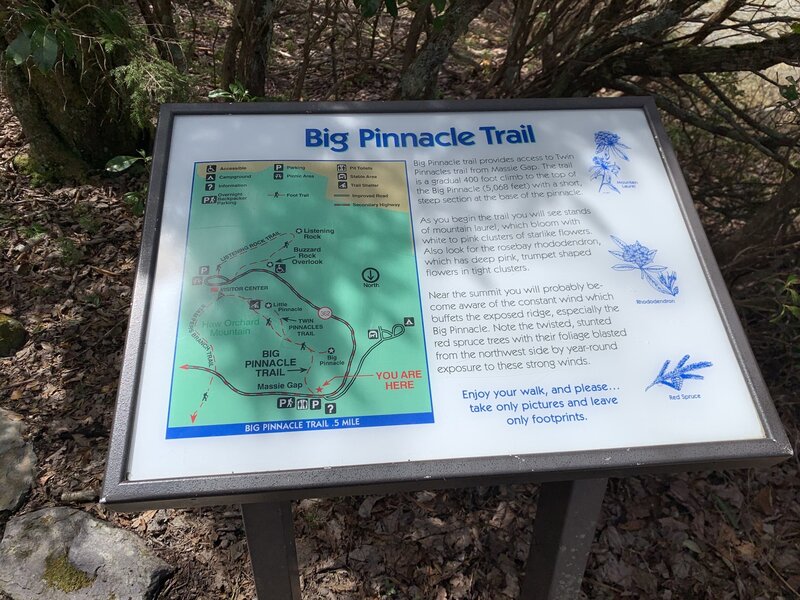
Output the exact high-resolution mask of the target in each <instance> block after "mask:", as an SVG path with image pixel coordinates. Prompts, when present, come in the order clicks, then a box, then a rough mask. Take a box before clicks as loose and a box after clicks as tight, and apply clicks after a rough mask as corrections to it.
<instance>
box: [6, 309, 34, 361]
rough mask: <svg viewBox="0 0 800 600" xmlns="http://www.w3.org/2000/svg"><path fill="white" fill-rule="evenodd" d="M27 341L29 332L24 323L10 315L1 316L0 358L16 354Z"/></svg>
mask: <svg viewBox="0 0 800 600" xmlns="http://www.w3.org/2000/svg"><path fill="white" fill-rule="evenodd" d="M27 340H28V332H27V331H25V328H24V327H23V326H22V323H20V322H19V321H17V320H16V319H12V318H11V317H9V316H8V315H3V314H0V357H3V356H11V355H12V354H16V352H17V350H19V349H20V348H22V347H23V346H24V345H25V342H26V341H27Z"/></svg>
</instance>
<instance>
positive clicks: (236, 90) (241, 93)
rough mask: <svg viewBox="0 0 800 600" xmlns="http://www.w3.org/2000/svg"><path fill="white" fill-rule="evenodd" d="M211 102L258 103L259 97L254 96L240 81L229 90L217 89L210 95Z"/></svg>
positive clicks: (231, 85)
mask: <svg viewBox="0 0 800 600" xmlns="http://www.w3.org/2000/svg"><path fill="white" fill-rule="evenodd" d="M208 99H209V100H224V101H225V102H258V101H259V100H261V98H259V97H258V96H253V95H252V94H251V93H250V91H249V90H248V89H247V88H246V87H244V86H243V85H242V84H241V83H239V82H238V81H234V82H233V83H232V84H230V85H229V86H228V89H227V90H224V89H221V88H217V89H215V90H211V91H210V92H209V93H208Z"/></svg>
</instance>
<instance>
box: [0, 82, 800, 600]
mask: <svg viewBox="0 0 800 600" xmlns="http://www.w3.org/2000/svg"><path fill="white" fill-rule="evenodd" d="M280 68H282V67H280V66H279V69H280ZM283 68H287V69H288V67H283ZM390 76H391V74H388V75H387V79H388V78H390ZM467 79H468V78H467ZM465 81H466V79H465V78H458V77H455V78H453V81H452V82H451V83H452V86H453V87H454V88H458V86H459V85H466V84H465V83H464V82H465ZM375 85H376V86H380V85H381V83H380V81H378V82H376V83H375ZM453 95H454V96H458V95H459V91H458V89H456V91H455V92H454V93H453ZM369 96H370V94H369V93H365V94H363V95H362V97H369ZM25 151H26V147H25V141H24V139H23V136H22V132H21V129H20V126H19V123H18V122H17V120H16V119H15V118H14V116H13V115H12V113H11V111H10V108H9V105H8V103H7V101H6V100H5V99H4V98H3V97H2V96H0V282H2V283H0V312H3V313H6V314H9V315H11V316H14V317H15V318H17V319H19V320H20V321H21V322H22V323H23V324H24V325H25V327H26V329H27V330H28V332H29V333H30V334H31V335H30V340H29V342H28V343H27V345H26V346H25V347H24V348H23V349H22V350H21V351H20V352H19V353H17V354H16V355H15V356H13V357H10V358H5V359H0V407H3V408H6V409H9V410H12V411H14V412H17V413H19V414H21V415H23V416H24V417H25V420H26V422H27V424H28V435H29V439H30V441H31V442H32V443H33V445H34V448H35V451H36V455H37V458H38V472H37V477H36V481H35V484H34V487H33V489H32V492H31V494H30V496H29V498H28V500H27V502H26V503H25V505H24V506H23V508H22V509H21V510H20V511H19V512H20V513H27V512H30V511H34V510H37V509H40V508H43V507H49V506H58V505H71V506H75V507H78V508H81V509H82V510H85V511H87V512H89V513H91V514H93V515H96V516H97V517H99V518H101V519H104V520H107V521H109V522H111V523H114V524H116V525H118V526H120V527H123V528H126V529H129V530H131V531H134V532H136V533H137V534H138V535H140V536H141V537H142V538H143V539H144V540H146V542H147V543H148V544H149V545H150V546H151V547H152V548H153V549H154V550H155V552H156V553H157V554H158V555H159V556H160V557H161V558H163V559H164V560H166V561H167V562H168V563H170V564H172V565H174V566H175V567H176V569H177V570H176V572H175V574H174V575H173V576H172V578H171V579H170V580H169V581H168V582H167V584H166V586H165V588H164V590H163V591H162V594H161V596H160V597H161V598H165V599H169V600H177V599H186V598H192V599H194V598H209V599H220V598H229V599H240V598H253V597H254V586H253V579H252V573H251V569H250V564H249V561H248V559H247V556H248V555H247V546H246V540H245V535H244V531H243V526H242V520H241V516H240V512H239V508H238V506H221V507H212V508H203V509H193V510H150V511H146V512H141V513H129V514H127V513H115V512H111V511H109V510H107V509H106V508H104V507H103V506H102V505H100V504H98V503H97V498H98V495H99V491H100V488H101V485H102V480H103V474H104V473H103V472H104V467H105V459H106V452H107V449H108V441H109V432H110V429H111V421H112V413H113V408H114V402H115V395H116V389H117V380H118V377H119V369H120V364H121V357H122V350H123V345H124V341H125V332H126V325H127V318H128V313H129V309H130V301H131V292H132V285H133V280H134V274H135V269H136V261H137V256H138V250H139V240H140V234H141V226H142V217H141V216H138V215H137V214H135V212H134V211H132V210H131V207H130V206H129V205H128V204H126V203H125V201H124V200H123V194H124V192H126V191H130V190H131V189H136V188H137V187H140V186H142V185H143V184H144V180H143V179H142V177H141V176H138V177H137V176H121V177H115V178H103V177H100V176H98V177H96V178H95V179H92V180H91V181H90V182H89V183H86V184H82V185H55V184H48V183H45V184H39V185H34V182H33V181H32V179H31V177H30V176H29V175H27V174H25V173H24V172H23V170H22V169H20V168H18V166H17V165H18V160H15V159H17V158H18V157H19V156H24V154H25ZM759 358H760V357H759ZM768 383H769V384H770V387H771V392H772V394H773V398H774V401H775V403H776V405H777V408H778V412H779V413H780V415H781V418H782V420H783V423H784V425H785V427H786V429H787V433H788V434H789V438H790V440H792V442H793V444H794V447H795V457H794V458H792V459H790V460H787V461H784V462H783V463H781V464H779V465H777V466H774V467H772V468H766V469H741V470H733V471H714V472H697V473H688V474H686V473H675V474H666V475H651V476H639V477H628V478H620V479H611V480H610V482H609V487H608V491H607V494H606V497H605V500H604V503H603V508H602V514H601V517H600V522H599V524H598V527H597V531H596V535H595V539H594V543H593V545H592V551H591V557H590V559H589V564H588V568H587V571H586V577H585V580H584V584H583V592H584V594H585V596H586V597H587V598H591V599H594V598H625V597H630V598H662V599H665V600H669V599H675V600H678V599H692V598H708V599H714V600H718V599H720V600H721V599H738V600H750V599H754V600H755V599H763V600H767V599H771V600H775V599H779V598H786V599H792V598H794V599H797V598H800V477H799V476H798V475H800V460H799V459H798V457H797V452H798V450H799V449H800V448H798V442H800V435H799V433H800V410H798V401H797V399H796V398H797V395H796V392H797V390H792V389H787V388H786V386H785V382H781V381H770V382H768ZM75 492H81V493H83V495H84V496H85V497H88V498H92V499H93V500H92V501H87V502H83V503H78V504H75V503H71V502H70V501H69V500H70V498H71V497H74V493H75ZM536 499H537V486H536V485H514V486H492V487H477V488H469V489H455V490H447V491H435V490H432V491H423V492H417V493H403V494H387V495H381V496H368V497H362V496H352V497H340V498H326V499H310V500H303V501H300V502H296V503H294V526H295V533H296V538H297V551H298V558H299V563H300V573H301V582H302V589H303V598H306V599H308V600H316V599H323V598H325V599H337V600H347V599H354V600H355V599H359V600H361V599H379V598H381V599H383V598H400V599H415V598H419V599H424V600H455V599H475V600H477V599H482V600H484V599H485V600H495V599H502V598H516V597H517V595H518V593H519V585H520V581H521V573H523V572H524V568H525V562H526V559H527V555H528V550H529V545H530V539H531V531H532V526H533V520H534V518H535V512H536ZM0 527H1V526H0Z"/></svg>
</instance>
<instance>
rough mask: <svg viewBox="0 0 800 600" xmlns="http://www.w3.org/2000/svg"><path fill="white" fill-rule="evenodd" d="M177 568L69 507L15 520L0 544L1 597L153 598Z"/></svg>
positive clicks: (37, 599) (136, 540)
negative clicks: (174, 568)
mask: <svg viewBox="0 0 800 600" xmlns="http://www.w3.org/2000/svg"><path fill="white" fill-rule="evenodd" d="M172 571H173V568H172V567H170V566H169V565H168V564H167V563H165V562H164V561H162V560H161V559H159V558H158V557H156V556H155V555H154V554H153V552H152V551H151V550H150V549H149V548H148V547H147V545H146V544H145V543H144V542H143V541H142V540H141V539H140V538H138V537H137V536H136V535H135V534H133V533H131V532H129V531H125V530H124V529H120V528H119V527H114V526H113V525H109V524H108V523H104V522H103V521H99V520H98V519H95V518H94V517H91V516H90V515H88V514H87V513H85V512H83V511H80V510H76V509H72V508H66V507H56V508H45V509H42V510H38V511H36V512H32V513H29V514H26V515H22V516H18V517H14V518H12V519H11V520H9V522H8V525H7V526H6V532H5V536H4V537H3V541H2V542H0V595H2V593H5V594H8V595H9V596H10V597H11V598H12V599H13V600H40V599H41V598H48V600H74V599H78V598H81V599H86V600H94V599H97V600H108V599H109V598H116V599H117V600H140V599H141V600H149V599H151V598H155V596H156V595H157V594H158V592H159V590H160V589H161V586H162V585H163V583H164V581H165V579H166V578H167V577H169V575H170V574H171V573H172Z"/></svg>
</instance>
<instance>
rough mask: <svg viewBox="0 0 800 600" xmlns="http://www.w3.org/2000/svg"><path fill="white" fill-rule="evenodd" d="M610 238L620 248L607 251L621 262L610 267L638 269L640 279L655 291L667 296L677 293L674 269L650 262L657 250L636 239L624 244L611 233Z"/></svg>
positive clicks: (622, 269)
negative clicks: (670, 269) (670, 270)
mask: <svg viewBox="0 0 800 600" xmlns="http://www.w3.org/2000/svg"><path fill="white" fill-rule="evenodd" d="M611 239H612V240H614V242H615V243H616V244H617V246H619V247H620V249H619V250H609V251H608V252H609V254H611V255H612V256H615V257H617V258H618V259H620V260H621V261H622V263H620V264H617V265H614V266H613V267H611V268H612V269H614V270H615V271H639V273H641V276H642V279H644V280H645V281H647V283H649V284H650V286H651V287H652V288H653V289H654V290H656V291H657V292H659V293H661V294H667V295H668V296H677V295H678V292H679V290H678V286H676V285H675V282H676V281H677V280H678V275H677V274H676V273H675V272H674V271H672V272H669V271H668V270H667V267H662V266H661V265H654V264H652V262H653V259H654V258H655V255H656V252H657V250H650V248H648V247H647V246H643V245H642V244H641V243H639V242H638V241H636V242H634V243H633V244H626V243H625V242H623V241H622V240H621V239H619V238H618V237H616V236H613V235H612V236H611Z"/></svg>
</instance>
